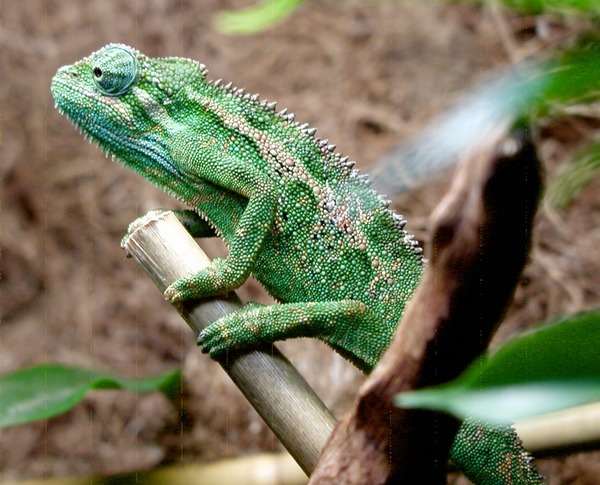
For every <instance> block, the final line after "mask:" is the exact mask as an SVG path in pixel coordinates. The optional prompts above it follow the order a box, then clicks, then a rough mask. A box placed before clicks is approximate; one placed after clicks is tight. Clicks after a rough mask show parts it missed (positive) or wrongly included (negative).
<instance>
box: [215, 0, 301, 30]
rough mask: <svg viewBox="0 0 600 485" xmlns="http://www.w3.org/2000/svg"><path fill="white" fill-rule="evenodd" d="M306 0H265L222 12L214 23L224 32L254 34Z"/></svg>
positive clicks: (286, 14)
mask: <svg viewBox="0 0 600 485" xmlns="http://www.w3.org/2000/svg"><path fill="white" fill-rule="evenodd" d="M303 1H304V0H265V1H263V2H262V3H260V4H258V5H253V6H252V7H247V8H245V9H242V10H236V11H230V12H220V13H218V14H217V15H216V16H215V19H214V24H215V27H216V29H217V30H218V31H219V32H222V33H224V34H254V33H256V32H260V31H262V30H265V29H267V28H269V27H271V26H273V25H274V24H276V23H278V22H280V21H282V20H283V19H285V18H286V17H288V16H289V15H290V14H291V13H292V12H293V11H294V10H295V9H296V8H297V7H298V6H299V5H300V4H301V3H302V2H303Z"/></svg>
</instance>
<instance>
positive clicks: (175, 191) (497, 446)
mask: <svg viewBox="0 0 600 485" xmlns="http://www.w3.org/2000/svg"><path fill="white" fill-rule="evenodd" d="M207 73H208V71H207V68H206V66H205V65H204V64H201V63H199V62H197V61H194V60H190V59H185V58H176V57H169V58H149V57H147V56H145V55H144V54H142V53H141V52H139V51H138V50H136V49H134V48H132V47H129V46H126V45H123V44H109V45H107V46H105V47H103V48H101V49H100V50H98V51H96V52H94V53H92V54H91V55H90V56H88V57H86V58H84V59H83V60H81V61H79V62H77V63H75V64H73V65H70V66H64V67H62V68H60V69H59V70H58V72H57V73H56V75H55V76H54V78H53V79H52V83H51V92H52V96H53V98H54V100H55V104H56V107H57V108H58V110H59V111H60V113H62V114H64V115H65V116H66V117H67V118H68V119H69V120H70V121H71V122H72V123H73V124H74V125H75V126H76V127H77V128H78V129H79V130H80V131H81V132H82V133H83V134H84V136H85V138H89V139H90V141H93V142H95V143H96V144H97V145H98V146H99V147H100V148H101V149H102V150H103V151H104V152H105V153H106V155H107V156H111V157H112V158H113V159H117V160H118V161H120V162H121V163H123V164H124V165H126V166H128V167H130V168H131V169H133V170H134V171H136V172H137V173H139V174H141V175H142V176H143V177H145V178H146V179H148V180H149V181H150V182H152V183H154V184H155V185H157V186H158V187H160V188H161V189H163V190H164V191H165V192H167V193H168V194H170V195H171V196H173V197H174V198H176V199H179V200H180V201H182V202H183V203H184V204H185V205H187V206H188V207H190V208H191V210H189V209H188V210H181V211H175V213H176V215H177V216H178V218H179V219H180V220H181V221H182V223H183V224H184V225H185V227H186V228H187V229H188V231H189V232H190V234H192V236H194V237H221V238H222V239H223V240H224V241H225V243H226V245H227V247H228V250H229V253H228V256H227V257H226V258H216V259H214V260H213V261H212V264H211V266H210V267H209V268H208V269H205V270H202V271H200V272H197V273H194V274H190V275H187V276H184V277H183V278H181V279H179V280H177V281H175V282H174V283H172V284H171V285H170V286H169V287H167V289H166V290H165V297H166V298H167V299H168V300H169V301H170V302H172V303H178V302H182V301H185V300H188V299H192V298H204V297H208V296H210V295H217V294H223V293H227V292H230V291H233V290H235V289H236V288H238V287H239V286H240V285H241V284H242V283H243V282H244V281H245V280H246V279H247V278H248V277H249V276H250V275H251V274H252V275H254V276H255V277H256V279H257V280H258V281H260V282H261V283H262V285H263V286H264V287H265V289H266V290H267V292H268V293H269V294H270V295H271V296H273V297H274V298H275V300H277V302H278V304H274V305H268V306H264V305H260V304H258V303H252V302H251V303H248V304H246V305H245V306H244V307H243V308H242V309H240V310H238V311H236V312H234V313H232V314H230V315H228V316H225V317H223V318H221V319H219V320H218V321H216V322H214V323H212V324H211V325H209V326H208V327H207V328H206V329H205V330H203V331H202V333H201V334H200V336H199V338H198V343H199V345H201V346H202V349H203V351H204V352H207V353H209V354H210V356H211V357H213V358H217V357H219V356H221V355H223V354H224V353H225V352H227V351H228V350H231V349H240V348H248V347H252V346H253V345H256V344H257V343H259V342H274V341H276V340H282V339H288V338H293V337H314V338H317V339H320V340H322V341H323V342H325V343H326V344H328V345H329V346H331V347H332V348H333V349H334V350H335V351H337V352H338V353H340V354H341V355H342V356H343V357H345V358H346V359H348V360H349V361H350V362H352V363H353V364H354V365H356V366H357V367H358V368H359V369H361V370H362V371H363V372H365V373H368V372H370V371H371V370H372V369H373V368H374V367H375V365H376V364H377V362H378V360H379V358H380V357H381V355H382V354H383V352H384V351H385V349H386V348H387V347H388V345H389V344H390V342H391V339H392V336H393V334H394V331H395V329H396V327H397V325H398V322H399V320H400V317H401V316H402V313H403V310H404V307H405V305H406V302H407V301H408V300H409V299H410V297H411V295H412V293H413V291H414V290H415V288H416V286H417V284H418V282H419V279H420V277H421V273H422V271H423V267H424V264H425V260H424V258H423V254H422V248H420V247H419V245H418V243H417V242H416V241H415V240H414V238H413V236H412V235H411V234H409V233H408V232H407V231H406V230H405V225H406V220H405V219H404V218H403V217H402V216H400V215H398V214H396V213H394V212H393V211H392V210H390V209H389V207H388V206H389V201H387V200H386V199H385V197H383V196H381V195H379V194H377V193H376V192H375V191H374V190H373V189H372V188H371V187H370V186H369V185H370V183H369V179H368V177H367V176H366V175H363V174H361V173H360V172H359V171H358V170H356V169H354V168H353V165H354V162H352V161H350V159H349V158H348V157H347V156H342V155H341V154H339V153H338V152H336V147H335V145H333V144H331V143H329V141H328V140H327V139H320V138H318V137H316V136H315V131H316V130H315V128H313V127H310V126H309V125H308V124H301V123H299V122H298V121H296V120H295V116H294V114H292V113H288V112H287V110H285V109H284V110H281V111H277V108H276V103H274V102H268V101H266V100H261V99H259V97H258V95H255V94H250V93H248V92H246V91H245V90H244V89H241V88H237V87H234V86H233V84H232V83H227V84H225V83H223V82H222V81H221V80H210V79H209V78H208V77H207ZM138 221H139V220H138ZM135 225H136V222H134V223H132V225H131V226H130V231H131V230H132V227H135ZM451 460H452V461H453V462H454V463H455V465H456V466H457V467H458V468H459V469H461V471H462V472H463V473H465V474H466V475H467V476H469V477H475V478H474V480H478V481H479V483H486V484H492V485H494V484H503V483H519V484H526V485H527V484H537V483H543V481H542V478H541V477H540V476H539V475H538V473H537V471H536V470H535V467H534V466H533V464H532V463H531V458H530V456H529V455H528V454H527V453H526V452H525V450H524V449H523V448H522V446H521V444H520V440H519V439H518V437H517V436H516V433H514V431H513V430H512V428H510V427H508V426H507V427H501V428H500V429H498V428H495V427H494V426H488V425H486V424H482V423H479V422H476V421H471V420H466V421H465V422H464V423H463V424H462V426H461V428H460V430H459V433H458V435H457V437H456V439H455V442H454V445H453V447H452V452H451Z"/></svg>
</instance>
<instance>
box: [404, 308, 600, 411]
mask: <svg viewBox="0 0 600 485" xmlns="http://www.w3.org/2000/svg"><path fill="white" fill-rule="evenodd" d="M599 349H600V309H598V308H597V309H594V310H591V311H588V312H583V313H580V314H577V315H574V316H571V317H568V318H566V319H564V320H561V321H558V322H554V323H551V324H549V325H547V326H544V327H543V328H541V329H539V330H536V331H534V332H530V333H525V334H522V335H521V336H519V337H518V338H515V339H512V340H510V341H508V342H506V343H505V344H504V345H503V346H502V347H500V348H499V349H497V350H496V351H495V352H492V353H488V354H486V355H484V356H483V357H481V358H480V359H478V360H476V361H475V362H474V363H473V364H472V365H471V366H469V368H468V369H467V370H466V371H465V372H464V373H463V374H462V375H461V376H460V377H458V378H457V379H456V380H454V381H452V382H450V383H448V384H444V385H441V386H437V387H432V388H429V389H424V390H420V391H413V392H408V393H402V394H399V395H398V396H397V397H396V404H397V405H399V406H402V407H419V408H424V409H432V410H437V411H444V412H449V413H451V414H454V415H456V416H459V417H461V418H466V417H475V418H481V419H485V420H490V421H501V422H505V421H512V420H515V419H518V418H523V417H527V416H533V415H536V414H544V413H548V412H552V411H558V410H560V409H564V408H567V407H571V406H575V405H580V404H586V403H589V402H594V401H600V351H599Z"/></svg>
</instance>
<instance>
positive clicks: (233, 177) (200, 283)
mask: <svg viewBox="0 0 600 485" xmlns="http://www.w3.org/2000/svg"><path fill="white" fill-rule="evenodd" d="M212 168H213V170H212V171H211V170H208V173H209V175H212V177H213V178H214V180H213V179H211V178H210V177H209V176H206V180H208V181H210V182H212V183H219V185H221V186H222V187H223V188H225V189H228V190H231V191H233V192H236V193H238V194H240V195H243V196H244V197H246V198H247V199H248V203H247V205H246V208H245V210H244V212H243V214H242V216H241V217H240V219H239V221H238V224H237V226H236V228H235V236H234V237H233V238H232V239H230V241H229V256H228V257H227V258H224V259H223V258H216V259H214V260H213V262H212V264H211V266H210V267H208V268H206V269H204V270H202V271H199V272H197V273H194V274H190V275H187V276H184V277H183V278H180V279H178V280H177V281H175V282H174V283H173V284H171V285H170V286H169V287H168V288H167V289H166V290H165V297H166V298H167V299H168V300H170V301H171V302H172V303H175V302H179V301H183V300H187V299H191V298H203V297H207V296H210V295H216V294H222V293H227V292H229V291H233V290H235V289H237V288H239V286H240V285H241V284H242V283H243V282H244V281H245V280H246V279H247V278H248V277H249V276H250V273H251V271H252V269H253V268H254V264H255V262H256V259H257V257H258V254H259V252H260V249H261V247H262V244H263V242H264V240H265V238H266V236H267V234H268V232H269V231H270V230H271V228H272V227H273V224H274V222H273V219H274V214H275V208H276V204H277V195H276V191H275V190H274V187H273V181H272V180H270V179H269V178H268V177H267V176H266V175H265V174H264V173H262V172H260V171H259V170H257V169H254V168H252V167H248V166H243V165H240V164H239V163H237V162H233V163H231V164H228V163H226V162H223V163H222V164H221V165H220V166H219V167H212ZM204 170H207V168H206V167H204ZM215 171H218V172H217V174H216V175H215ZM203 176H204V172H203Z"/></svg>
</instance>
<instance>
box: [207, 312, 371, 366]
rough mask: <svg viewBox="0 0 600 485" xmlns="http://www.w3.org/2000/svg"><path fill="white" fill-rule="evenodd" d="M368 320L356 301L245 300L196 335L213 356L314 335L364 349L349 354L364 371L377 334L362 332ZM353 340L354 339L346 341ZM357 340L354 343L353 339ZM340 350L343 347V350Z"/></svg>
mask: <svg viewBox="0 0 600 485" xmlns="http://www.w3.org/2000/svg"><path fill="white" fill-rule="evenodd" d="M370 319H371V314H370V313H369V310H368V309H367V307H366V306H365V305H364V303H362V302H360V301H357V300H340V301H317V302H299V303H284V304H275V305H270V306H264V305H261V304H259V303H248V304H246V305H245V306H244V307H243V308H242V309H240V310H238V311H236V312H234V313H231V314H229V315H227V316H225V317H223V318H221V319H219V320H217V321H216V322H214V323H212V324H211V325H209V326H208V327H207V328H205V329H204V330H203V331H202V332H201V333H200V335H199V337H198V341H197V343H198V345H201V346H202V351H203V352H204V353H208V354H210V356H211V357H212V358H216V357H218V356H220V355H222V354H223V353H225V352H226V351H228V350H238V349H244V348H251V347H253V346H256V345H257V344H259V343H265V342H268V343H272V342H275V341H277V340H285V339H288V338H296V337H314V338H318V339H320V340H322V341H324V342H325V343H327V344H329V345H331V346H332V347H334V348H337V349H338V350H340V349H342V346H341V345H339V344H340V343H344V345H351V344H352V345H354V344H356V348H359V349H363V350H364V352H361V351H360V350H359V351H357V353H356V355H354V354H353V355H352V356H348V358H350V359H352V361H353V362H354V363H355V364H356V365H357V366H359V367H360V368H362V369H363V370H365V371H367V370H370V369H371V368H372V366H373V365H374V364H375V361H374V359H375V358H378V357H379V356H378V355H377V356H375V357H374V356H373V355H374V354H373V353H372V352H371V353H370V354H369V352H370V350H371V349H369V348H366V347H367V346H369V345H374V344H375V343H376V340H377V339H376V336H375V335H373V337H374V338H373V339H370V338H368V336H367V335H366V334H365V333H364V329H365V328H369V325H368V323H367V322H368V321H370ZM348 339H352V340H353V342H348V341H347V340H348ZM355 340H356V342H354V341H355ZM342 350H343V349H342Z"/></svg>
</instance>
